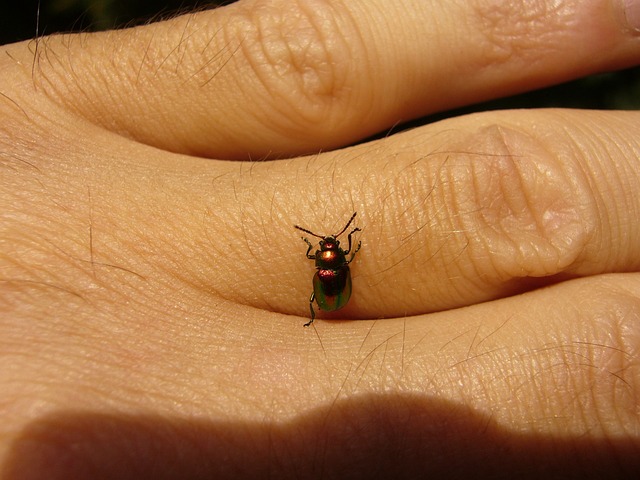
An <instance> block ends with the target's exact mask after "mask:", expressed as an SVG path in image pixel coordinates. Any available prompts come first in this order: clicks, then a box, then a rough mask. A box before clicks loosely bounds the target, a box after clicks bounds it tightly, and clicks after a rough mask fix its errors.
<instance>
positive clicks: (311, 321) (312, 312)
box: [304, 292, 316, 327]
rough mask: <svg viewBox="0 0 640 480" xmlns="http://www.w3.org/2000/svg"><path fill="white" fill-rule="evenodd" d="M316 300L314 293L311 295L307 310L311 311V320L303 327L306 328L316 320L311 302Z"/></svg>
mask: <svg viewBox="0 0 640 480" xmlns="http://www.w3.org/2000/svg"><path fill="white" fill-rule="evenodd" d="M315 298H316V292H312V293H311V298H309V310H311V320H309V321H308V322H307V323H305V324H304V326H305V327H308V326H309V325H311V324H312V323H313V320H315V318H316V312H314V311H313V301H314V300H315Z"/></svg>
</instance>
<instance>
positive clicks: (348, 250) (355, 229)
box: [344, 228, 362, 261]
mask: <svg viewBox="0 0 640 480" xmlns="http://www.w3.org/2000/svg"><path fill="white" fill-rule="evenodd" d="M361 231H362V230H360V229H359V228H354V229H353V230H351V232H350V233H349V235H348V236H347V238H348V239H349V248H348V249H347V251H346V252H344V254H345V255H349V252H350V251H351V235H353V234H354V233H356V232H361ZM358 250H360V242H358V247H357V248H356V252H357V251H358ZM356 252H353V255H355V254H356ZM353 255H351V258H353ZM349 261H351V260H349Z"/></svg>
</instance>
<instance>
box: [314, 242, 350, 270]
mask: <svg viewBox="0 0 640 480" xmlns="http://www.w3.org/2000/svg"><path fill="white" fill-rule="evenodd" d="M329 246H330V247H331V248H327V247H329ZM345 262H346V259H345V256H344V252H343V251H342V250H341V249H340V248H339V247H338V246H337V245H336V244H335V243H331V244H327V243H325V244H324V245H323V246H322V250H320V251H318V252H316V267H318V268H320V269H324V270H335V269H338V268H340V267H341V266H342V265H344V264H345Z"/></svg>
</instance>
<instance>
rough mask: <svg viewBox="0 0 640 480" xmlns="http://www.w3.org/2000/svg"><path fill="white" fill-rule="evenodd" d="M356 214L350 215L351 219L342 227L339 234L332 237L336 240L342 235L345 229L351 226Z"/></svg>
mask: <svg viewBox="0 0 640 480" xmlns="http://www.w3.org/2000/svg"><path fill="white" fill-rule="evenodd" d="M357 214H358V212H353V215H351V218H350V219H349V221H348V222H347V224H346V225H345V226H344V228H343V229H342V230H341V231H340V233H337V234H336V235H334V236H333V237H334V238H338V237H339V236H340V235H342V234H343V233H344V232H345V231H346V230H347V228H349V225H351V222H353V219H354V218H356V215H357Z"/></svg>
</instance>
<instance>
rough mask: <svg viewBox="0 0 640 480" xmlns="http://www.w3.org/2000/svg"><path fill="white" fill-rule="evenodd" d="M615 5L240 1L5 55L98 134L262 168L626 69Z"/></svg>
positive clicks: (628, 49)
mask: <svg viewBox="0 0 640 480" xmlns="http://www.w3.org/2000/svg"><path fill="white" fill-rule="evenodd" d="M623 4H624V2H614V1H612V0H598V1H594V2H582V1H579V0H574V1H569V2H563V3H562V4H560V5H559V4H558V3H557V2H555V1H551V0H549V1H543V2H535V3H528V4H527V5H526V6H525V7H523V6H521V5H520V4H513V5H511V4H501V5H500V6H496V5H495V4H494V3H492V2H481V1H473V2H438V3H434V2H426V3H425V2H423V1H418V0H413V1H409V0H407V1H404V2H401V3H398V2H396V3H394V4H393V5H390V4H389V3H388V2H370V1H360V2H346V3H344V4H343V3H339V4H336V3H332V2H319V1H318V2H316V1H313V2H303V3H301V2H288V1H284V0H282V1H240V2H238V3H236V4H233V5H230V6H227V7H225V8H221V9H219V10H215V11H211V12H204V13H200V14H195V15H187V16H183V17H179V18H176V19H173V20H171V21H167V22H162V23H158V24H155V25H151V26H147V27H141V28H136V29H132V30H125V31H120V32H109V33H102V34H96V35H82V36H71V37H51V38H45V39H41V40H40V41H39V42H36V44H35V46H31V47H30V48H31V49H32V50H33V51H34V53H33V56H35V58H34V59H33V61H32V60H31V58H33V56H32V53H31V52H29V51H27V47H26V44H23V45H22V46H13V47H12V48H11V49H9V53H10V55H11V57H10V58H12V59H14V60H15V61H17V62H18V64H20V65H22V67H23V73H24V76H25V77H30V78H25V79H23V80H22V81H21V82H24V81H25V80H26V84H27V85H29V84H33V86H34V88H35V89H36V90H37V91H38V92H43V93H44V94H45V95H46V96H47V97H51V98H54V99H55V100H56V101H57V102H58V103H61V104H63V105H64V106H65V108H68V109H70V110H72V111H73V112H75V113H80V114H81V115H83V116H84V117H86V118H88V119H90V120H91V121H93V122H96V123H98V124H99V125H101V126H103V127H105V128H107V129H109V130H111V131H115V132H117V133H119V134H122V135H125V136H129V137H132V138H134V139H136V140H139V141H141V142H144V143H147V144H150V145H153V146H156V147H160V148H163V149H167V150H171V151H178V152H183V153H192V154H198V155H205V156H211V157H217V158H248V157H251V158H262V157H264V156H267V155H272V156H279V155H294V154H298V153H302V152H315V151H318V150H321V149H323V150H327V149H329V148H332V147H336V146H339V145H343V144H346V143H352V142H354V141H355V140H357V139H360V138H362V137H364V136H367V135H369V134H372V133H374V132H377V131H380V130H382V129H385V128H388V127H390V126H392V125H394V124H396V123H397V122H399V121H406V120H409V119H411V118H414V117H416V116H420V115H424V114H427V113H430V112H433V111H436V110H443V109H447V108H451V107H454V106H459V105H463V104H467V103H471V102H476V101H479V100H484V99H487V98H491V97H496V96H502V95H506V94H510V93H514V92H517V91H523V90H527V89H532V88H536V87H540V86H542V85H547V84H550V83H554V82H560V81H564V80H567V79H569V78H574V77H577V76H581V75H584V74H587V73H592V72H598V71H602V70H611V69H616V68H620V67H623V66H627V65H631V64H635V63H637V62H638V61H639V60H640V54H639V53H638V52H640V50H639V49H638V48H637V47H638V42H639V41H640V40H639V38H638V36H636V35H634V34H633V30H632V29H630V28H629V25H627V24H625V23H624V19H625V18H626V17H625V15H624V12H623V11H622V10H621V8H622V7H621V5H623ZM4 60H5V61H10V60H8V58H5V59H4ZM32 65H33V68H32Z"/></svg>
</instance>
